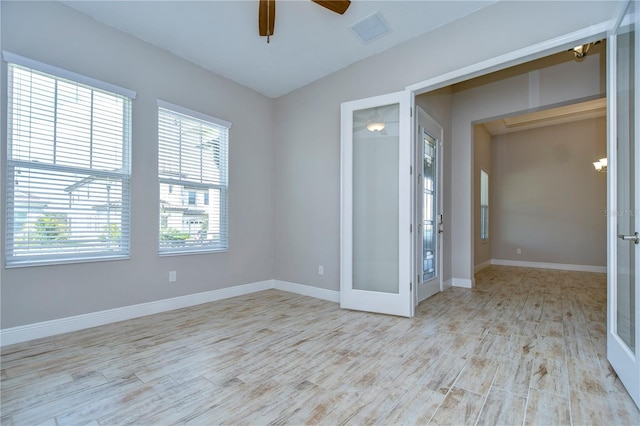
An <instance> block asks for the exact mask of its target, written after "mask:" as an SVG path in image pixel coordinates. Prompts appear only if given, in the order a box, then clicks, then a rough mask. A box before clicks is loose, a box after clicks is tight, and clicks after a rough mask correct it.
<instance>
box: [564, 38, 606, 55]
mask: <svg viewBox="0 0 640 426" xmlns="http://www.w3.org/2000/svg"><path fill="white" fill-rule="evenodd" d="M598 43H600V40H598V41H594V42H592V43H587V44H581V45H580V46H576V47H574V48H573V49H569V51H573V54H574V55H575V57H576V59H584V57H585V56H587V54H588V53H589V50H591V48H592V47H593V46H595V45H596V44H598Z"/></svg>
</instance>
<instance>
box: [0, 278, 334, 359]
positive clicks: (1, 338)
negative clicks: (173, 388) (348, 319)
mask: <svg viewBox="0 0 640 426" xmlns="http://www.w3.org/2000/svg"><path fill="white" fill-rule="evenodd" d="M270 289H277V290H282V291H288V292H290V293H295V294H300V295H304V296H309V297H315V298H317V299H322V300H329V301H331V302H339V300H340V292H338V291H334V290H326V289H322V288H317V287H312V286H308V285H303V284H295V283H290V282H286V281H278V280H265V281H259V282H255V283H249V284H242V285H237V286H233V287H226V288H221V289H219V290H211V291H205V292H202V293H195V294H188V295H185V296H178V297H173V298H170V299H162V300H155V301H153V302H146V303H140V304H137V305H131V306H123V307H121V308H114V309H107V310H104V311H98V312H90V313H87V314H82V315H75V316H71V317H65V318H59V319H55V320H50V321H43V322H38V323H33V324H27V325H21V326H17V327H11V328H7V329H2V330H0V347H4V346H8V345H13V344H16V343H22V342H27V341H29V340H35V339H40V338H43V337H50V336H55V335H57V334H63V333H69V332H72V331H78V330H84V329H87V328H91V327H97V326H100V325H106V324H112V323H115V322H119V321H125V320H128V319H133V318H139V317H144V316H147V315H153V314H157V313H160V312H166V311H172V310H174V309H180V308H187V307H189V306H195V305H200V304H203V303H209V302H215V301H218V300H223V299H229V298H231V297H236V296H243V295H245V294H250V293H256V292H259V291H264V290H270Z"/></svg>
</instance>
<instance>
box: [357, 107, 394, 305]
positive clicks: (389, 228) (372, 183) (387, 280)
mask: <svg viewBox="0 0 640 426" xmlns="http://www.w3.org/2000/svg"><path fill="white" fill-rule="evenodd" d="M399 114H400V108H399V105H398V104H392V105H386V106H381V107H375V108H368V109H362V110H357V111H354V112H353V284H352V285H353V288H354V289H357V290H367V291H375V292H383V293H393V294H398V291H399V282H398V276H399V252H398V232H399V231H398V228H399V218H398V214H399V213H398V211H399V210H398V205H399V189H398V188H399V181H398V179H399V170H398V167H399V166H398V164H399V149H398V147H399V143H400V139H399V133H398V122H399ZM372 123H377V124H384V128H382V129H379V130H375V129H376V128H375V127H373V126H371V124H372ZM378 128H379V126H378Z"/></svg>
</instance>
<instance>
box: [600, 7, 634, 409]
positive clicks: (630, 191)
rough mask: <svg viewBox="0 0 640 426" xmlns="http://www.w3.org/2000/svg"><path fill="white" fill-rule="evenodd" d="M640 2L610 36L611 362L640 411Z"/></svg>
mask: <svg viewBox="0 0 640 426" xmlns="http://www.w3.org/2000/svg"><path fill="white" fill-rule="evenodd" d="M639 4H640V2H638V1H631V2H629V4H628V7H627V10H626V12H625V14H624V16H623V18H622V19H621V20H620V23H619V25H618V27H617V28H616V29H615V31H614V32H613V34H612V35H611V36H609V39H608V43H607V50H608V58H607V67H608V70H607V71H608V72H607V75H608V78H609V81H608V110H609V115H608V116H609V143H608V154H607V155H608V158H609V161H608V163H609V166H608V202H607V205H608V212H607V213H608V223H607V226H608V253H609V258H608V262H607V263H608V294H607V299H608V310H607V312H608V315H607V358H608V360H609V362H610V363H611V365H612V366H613V368H614V369H615V370H616V373H617V374H618V377H619V378H620V380H621V381H622V383H623V384H624V386H625V387H626V388H627V391H628V392H629V394H630V395H631V397H632V398H633V400H634V401H635V403H636V405H638V406H640V358H639V352H640V346H639V343H640V329H639V327H637V324H638V310H637V308H638V306H640V245H639V243H640V239H639V237H638V232H640V141H639V139H640V135H639V129H638V123H639V122H640V110H639V109H638V107H639V105H640V94H639V93H640V90H639V87H638V84H639V83H640V81H639V78H638V69H639V65H640V63H639V60H640V55H639V46H640V37H639V35H638V27H639V22H640V17H639V13H640V8H639Z"/></svg>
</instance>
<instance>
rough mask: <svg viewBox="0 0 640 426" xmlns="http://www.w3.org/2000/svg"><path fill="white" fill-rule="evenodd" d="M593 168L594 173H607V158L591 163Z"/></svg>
mask: <svg viewBox="0 0 640 426" xmlns="http://www.w3.org/2000/svg"><path fill="white" fill-rule="evenodd" d="M593 167H594V168H595V169H596V172H604V173H606V172H607V158H606V157H605V158H601V159H599V160H598V161H596V162H595V163H593Z"/></svg>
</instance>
